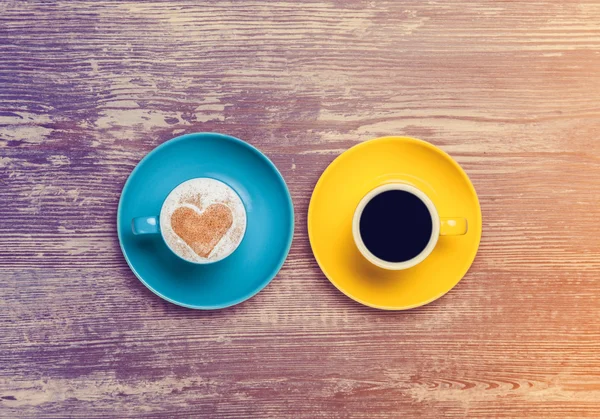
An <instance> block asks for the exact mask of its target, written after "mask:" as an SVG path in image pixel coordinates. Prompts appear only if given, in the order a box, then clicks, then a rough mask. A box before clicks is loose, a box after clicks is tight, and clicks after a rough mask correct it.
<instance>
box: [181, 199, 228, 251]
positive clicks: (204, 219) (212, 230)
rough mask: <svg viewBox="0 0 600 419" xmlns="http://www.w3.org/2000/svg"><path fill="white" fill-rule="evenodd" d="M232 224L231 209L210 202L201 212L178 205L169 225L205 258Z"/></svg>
mask: <svg viewBox="0 0 600 419" xmlns="http://www.w3.org/2000/svg"><path fill="white" fill-rule="evenodd" d="M232 224H233V214H232V213H231V209H229V207H228V206H227V205H224V204H211V205H209V206H208V207H207V208H206V209H205V210H204V211H203V212H198V211H196V210H194V209H192V208H190V207H179V208H177V209H176V210H175V211H173V214H171V227H172V228H173V231H174V232H175V234H177V235H178V236H179V237H180V238H181V239H182V240H183V241H184V242H186V244H187V245H188V246H190V247H191V248H192V250H193V251H194V252H196V254H198V255H199V256H201V257H204V258H207V257H208V255H209V254H210V252H212V250H213V249H214V248H215V246H216V245H217V243H219V241H220V240H221V239H222V238H223V236H225V234H227V232H228V231H229V229H230V228H231V226H232Z"/></svg>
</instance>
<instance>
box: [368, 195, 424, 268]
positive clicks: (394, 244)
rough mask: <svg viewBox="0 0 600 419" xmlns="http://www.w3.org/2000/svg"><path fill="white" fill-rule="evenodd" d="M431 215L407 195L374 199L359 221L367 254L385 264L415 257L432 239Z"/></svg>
mask: <svg viewBox="0 0 600 419" xmlns="http://www.w3.org/2000/svg"><path fill="white" fill-rule="evenodd" d="M432 228H433V224H432V220H431V215H430V214H429V210H428V209H427V206H425V203H423V201H421V199H419V198H418V197H416V196H415V195H413V194H412V193H410V192H406V191H398V190H391V191H385V192H382V193H380V194H379V195H376V196H375V197H373V198H372V199H371V200H370V201H369V203H368V204H367V205H366V206H365V209H364V210H363V213H362V214H361V217H360V221H359V230H360V235H361V237H362V241H363V243H364V244H365V246H366V247H367V249H369V251H370V252H371V253H372V254H373V255H374V256H376V257H378V258H379V259H382V260H385V261H388V262H404V261H407V260H410V259H412V258H414V257H415V256H417V255H418V254H419V253H421V252H422V251H423V249H425V247H426V246H427V243H429V240H430V239H431V231H432Z"/></svg>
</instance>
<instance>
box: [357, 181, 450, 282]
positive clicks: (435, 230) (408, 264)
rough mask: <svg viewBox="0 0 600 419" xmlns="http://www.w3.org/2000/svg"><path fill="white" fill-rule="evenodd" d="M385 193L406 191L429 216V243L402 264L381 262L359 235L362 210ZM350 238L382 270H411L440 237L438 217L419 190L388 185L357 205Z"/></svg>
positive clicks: (431, 204)
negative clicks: (417, 200)
mask: <svg viewBox="0 0 600 419" xmlns="http://www.w3.org/2000/svg"><path fill="white" fill-rule="evenodd" d="M386 191H406V192H409V193H411V194H413V195H415V196H416V197H417V198H419V199H420V200H421V201H422V202H423V203H424V204H425V206H426V207H427V209H428V210H429V215H430V216H431V223H432V229H431V237H430V238H429V242H428V243H427V245H426V246H425V248H424V249H423V251H422V252H421V253H419V254H418V255H417V256H415V257H413V258H412V259H409V260H405V261H402V262H390V261H387V260H383V259H380V258H378V257H377V256H375V255H374V254H372V253H371V252H370V251H369V249H367V247H366V246H365V244H364V242H363V239H362V237H361V235H360V217H361V216H362V213H363V210H364V209H365V207H366V206H367V204H368V203H369V202H370V201H371V199H373V198H374V197H375V196H377V195H379V194H381V193H383V192H386ZM352 236H353V237H354V242H355V243H356V246H357V247H358V250H359V251H360V253H361V254H362V255H363V256H364V257H365V258H366V259H367V260H368V261H369V262H371V263H372V264H374V265H376V266H379V267H380V268H383V269H390V270H401V269H408V268H412V267H413V266H415V265H417V264H419V263H421V262H422V261H424V260H425V259H426V258H427V256H429V255H430V254H431V252H432V251H433V249H434V248H435V245H436V244H437V241H438V238H439V236H440V217H439V215H438V212H437V209H436V208H435V205H434V204H433V201H431V199H430V198H429V197H428V196H427V195H426V194H425V192H423V191H421V190H420V189H418V188H416V187H414V186H412V185H409V184H405V183H389V184H385V185H381V186H378V187H377V188H375V189H373V190H371V191H370V192H369V193H367V194H366V195H365V196H364V197H363V198H362V199H361V200H360V202H359V203H358V206H357V207H356V210H355V211H354V218H353V219H352ZM398 239H399V240H403V238H398Z"/></svg>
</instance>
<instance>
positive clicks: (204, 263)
mask: <svg viewBox="0 0 600 419" xmlns="http://www.w3.org/2000/svg"><path fill="white" fill-rule="evenodd" d="M196 179H212V180H215V181H217V182H220V183H222V184H224V185H225V186H227V187H228V188H229V189H231V190H232V191H233V193H235V194H236V195H237V197H238V198H239V200H240V202H241V203H242V207H243V208H244V214H245V215H246V222H245V223H244V231H243V233H242V236H241V237H240V240H239V241H238V243H237V245H236V246H235V247H234V248H233V249H232V250H231V251H230V252H229V253H225V254H224V255H223V256H221V257H220V258H219V259H212V260H206V261H204V262H199V261H195V260H189V259H186V258H184V257H183V256H181V255H180V254H179V253H177V252H176V251H175V250H173V248H172V247H171V246H170V245H169V243H168V242H167V240H166V239H165V236H164V234H163V231H162V230H161V229H160V225H161V222H160V220H161V217H162V214H163V211H164V209H165V203H166V202H167V199H168V198H169V196H170V195H171V193H173V191H174V190H175V189H177V188H179V187H180V186H181V185H183V184H184V183H186V182H189V181H191V180H196ZM157 218H158V220H157V221H158V226H159V233H160V237H161V238H162V240H163V242H164V243H165V245H166V246H167V248H168V249H169V250H170V251H171V253H173V254H174V255H175V256H177V257H178V258H179V259H181V260H183V261H185V262H188V263H193V264H195V265H210V264H213V263H217V262H221V261H222V260H224V259H226V258H228V257H229V256H231V255H232V254H233V252H235V251H236V250H237V249H238V248H239V247H240V245H241V244H242V241H243V240H244V237H245V236H246V229H247V227H248V225H247V224H248V210H247V209H246V204H245V203H244V200H243V199H242V197H241V196H240V194H239V193H238V192H237V191H236V190H235V189H234V188H233V187H231V185H229V184H228V183H227V182H223V181H222V180H221V179H216V178H214V177H210V176H199V177H193V178H189V179H186V180H184V181H183V182H180V183H179V184H177V185H176V186H175V187H174V188H173V189H171V190H170V191H169V193H168V194H167V196H165V199H164V200H163V203H162V204H161V206H160V211H159V213H158V217H157Z"/></svg>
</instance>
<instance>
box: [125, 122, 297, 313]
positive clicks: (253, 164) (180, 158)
mask: <svg viewBox="0 0 600 419" xmlns="http://www.w3.org/2000/svg"><path fill="white" fill-rule="evenodd" d="M197 177H211V178H214V179H218V180H221V181H223V182H225V183H226V184H228V185H229V186H231V187H232V188H233V189H234V190H235V191H236V192H237V193H238V195H239V196H240V197H241V198H242V201H243V202H244V205H245V207H246V215H247V226H246V234H245V235H244V239H243V240H242V242H241V244H240V246H239V247H238V248H237V249H236V250H235V252H233V253H232V254H231V255H230V256H228V257H227V258H226V259H224V260H222V261H220V262H216V263H213V264H209V265H195V264H192V263H189V262H185V261H184V260H182V259H180V258H179V257H177V256H176V255H175V254H173V253H172V252H171V251H170V250H169V249H168V247H167V245H166V244H165V243H164V241H163V239H162V237H161V236H160V235H158V234H156V235H152V236H148V237H146V236H143V237H140V236H134V235H133V233H132V232H131V220H132V218H134V217H140V216H145V215H158V214H159V213H160V209H161V206H162V203H163V201H164V199H165V198H166V197H167V195H168V194H169V192H171V190H172V189H173V188H175V187H176V186H177V185H179V184H180V183H181V182H183V181H185V180H188V179H191V178H197ZM117 232H118V235H119V242H120V244H121V250H122V251H123V255H124V256H125V259H126V260H127V263H128V264H129V267H130V268H131V270H132V271H133V273H134V274H135V275H136V276H137V277H138V278H139V279H140V281H142V283H143V284H144V285H146V286H147V287H148V288H149V289H150V290H151V291H152V292H154V293H155V294H156V295H158V296H159V297H162V298H164V299H165V300H167V301H170V302H172V303H175V304H179V305H181V306H184V307H189V308H196V309H205V310H209V309H218V308H223V307H228V306H232V305H234V304H237V303H240V302H242V301H244V300H247V299H248V298H250V297H252V296H253V295H255V294H257V293H258V292H259V291H260V290H262V289H263V288H264V287H265V286H266V285H267V284H268V283H269V282H270V281H271V279H273V277H274V276H275V275H276V274H277V272H278V271H279V269H280V268H281V266H282V265H283V262H284V261H285V258H286V256H287V254H288V252H289V250H290V246H291V244H292V236H293V233H294V209H293V206H292V199H291V197H290V193H289V191H288V188H287V186H286V184H285V181H284V180H283V177H282V176H281V174H280V173H279V171H278V170H277V168H276V167H275V165H274V164H273V163H272V162H271V161H270V160H269V159H268V158H267V157H266V156H265V155H264V154H262V153H261V152H260V151H258V150H257V149H256V148H254V147H252V146H251V145H249V144H247V143H245V142H243V141H242V140H238V139H237V138H234V137H230V136H227V135H223V134H215V133H198V134H188V135H183V136H181V137H177V138H174V139H172V140H170V141H167V142H165V143H163V144H161V145H160V146H158V147H157V148H155V149H154V150H152V151H151V152H150V153H148V155H147V156H146V157H144V158H143V159H142V161H140V163H139V164H138V165H137V166H136V168H135V169H134V170H133V172H131V175H130V176H129V179H127V182H126V183H125V186H124V187H123V192H122V194H121V200H120V201H119V210H118V212H117Z"/></svg>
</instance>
